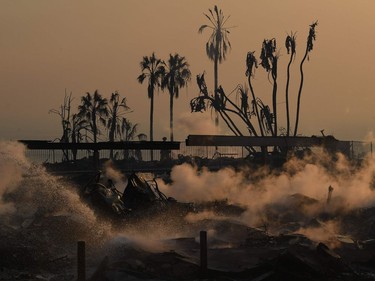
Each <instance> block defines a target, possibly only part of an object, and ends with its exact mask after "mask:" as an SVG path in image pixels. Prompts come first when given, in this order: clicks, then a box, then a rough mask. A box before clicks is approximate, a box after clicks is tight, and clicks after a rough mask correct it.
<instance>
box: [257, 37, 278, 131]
mask: <svg viewBox="0 0 375 281" xmlns="http://www.w3.org/2000/svg"><path fill="white" fill-rule="evenodd" d="M278 59H279V55H278V54H277V53H276V39H275V38H272V39H269V40H268V39H265V40H264V41H263V44H262V51H261V54H260V60H261V62H260V65H261V66H262V67H263V68H264V69H265V70H266V71H267V72H268V75H270V74H271V77H272V80H273V87H272V110H273V120H272V121H273V124H274V126H273V129H272V135H273V136H277V62H278Z"/></svg>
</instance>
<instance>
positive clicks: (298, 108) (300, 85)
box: [293, 47, 308, 136]
mask: <svg viewBox="0 0 375 281" xmlns="http://www.w3.org/2000/svg"><path fill="white" fill-rule="evenodd" d="M307 54H308V49H307V47H306V52H305V55H304V57H303V59H302V61H301V64H300V66H299V70H300V73H301V82H300V84H299V89H298V98H297V113H296V125H295V127H294V134H293V136H297V132H298V122H299V110H300V105H301V94H302V87H303V63H304V62H305V60H306V57H307Z"/></svg>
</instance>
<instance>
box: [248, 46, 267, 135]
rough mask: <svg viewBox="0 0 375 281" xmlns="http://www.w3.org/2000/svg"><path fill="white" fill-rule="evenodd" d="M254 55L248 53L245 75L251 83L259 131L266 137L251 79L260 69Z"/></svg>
mask: <svg viewBox="0 0 375 281" xmlns="http://www.w3.org/2000/svg"><path fill="white" fill-rule="evenodd" d="M254 53H255V52H248V53H247V56H246V72H245V74H246V76H247V80H248V83H249V87H250V92H251V96H252V98H253V100H252V101H251V104H252V108H253V111H254V112H255V116H256V118H257V119H258V126H259V131H260V134H261V135H262V136H264V132H263V126H262V121H261V118H260V115H259V109H258V103H257V98H256V96H255V93H254V88H253V85H252V83H251V78H252V77H254V72H255V70H254V68H258V61H257V59H256V58H255V56H254Z"/></svg>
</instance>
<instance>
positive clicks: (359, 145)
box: [26, 141, 372, 163]
mask: <svg viewBox="0 0 375 281" xmlns="http://www.w3.org/2000/svg"><path fill="white" fill-rule="evenodd" d="M179 147H180V148H179V149H173V150H165V149H164V150H163V149H153V150H150V149H114V150H113V159H115V160H129V161H144V162H149V161H151V159H153V161H160V160H162V158H163V155H164V156H165V153H167V155H168V158H169V159H175V160H177V159H179V158H180V157H192V158H194V157H198V158H202V159H217V158H235V159H237V158H245V157H246V156H248V152H247V150H246V149H245V148H244V147H242V146H219V147H215V146H187V145H185V143H184V142H181V143H180V144H179ZM66 152H67V153H68V159H70V160H71V159H73V154H72V151H71V150H66ZM151 153H152V156H153V157H151ZM163 153H164V154H163ZM368 154H371V155H372V143H371V142H360V141H351V142H350V151H349V152H348V153H346V155H348V156H349V158H350V159H352V160H360V159H363V158H365V156H366V155H368ZM26 156H27V157H28V158H29V159H30V160H31V161H32V162H34V163H60V162H63V161H66V155H64V153H63V151H62V150H56V149H50V150H48V149H27V150H26ZM91 157H93V151H92V150H78V151H77V155H76V159H77V160H82V159H85V158H87V159H89V158H91ZM99 158H100V159H109V158H110V150H109V149H102V150H100V151H99Z"/></svg>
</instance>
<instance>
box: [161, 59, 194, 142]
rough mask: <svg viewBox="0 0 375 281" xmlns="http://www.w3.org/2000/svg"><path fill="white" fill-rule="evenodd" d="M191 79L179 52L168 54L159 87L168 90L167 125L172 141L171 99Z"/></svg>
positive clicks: (186, 63)
mask: <svg viewBox="0 0 375 281" xmlns="http://www.w3.org/2000/svg"><path fill="white" fill-rule="evenodd" d="M190 79H191V72H190V70H189V64H188V62H187V61H186V59H185V57H181V56H180V55H179V54H174V55H172V54H170V55H169V60H168V61H167V63H166V67H165V70H164V71H163V78H162V83H161V87H162V89H163V90H164V89H168V92H169V127H170V140H171V141H173V99H174V98H176V99H177V98H178V96H179V90H180V88H183V87H185V86H187V82H188V81H190Z"/></svg>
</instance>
